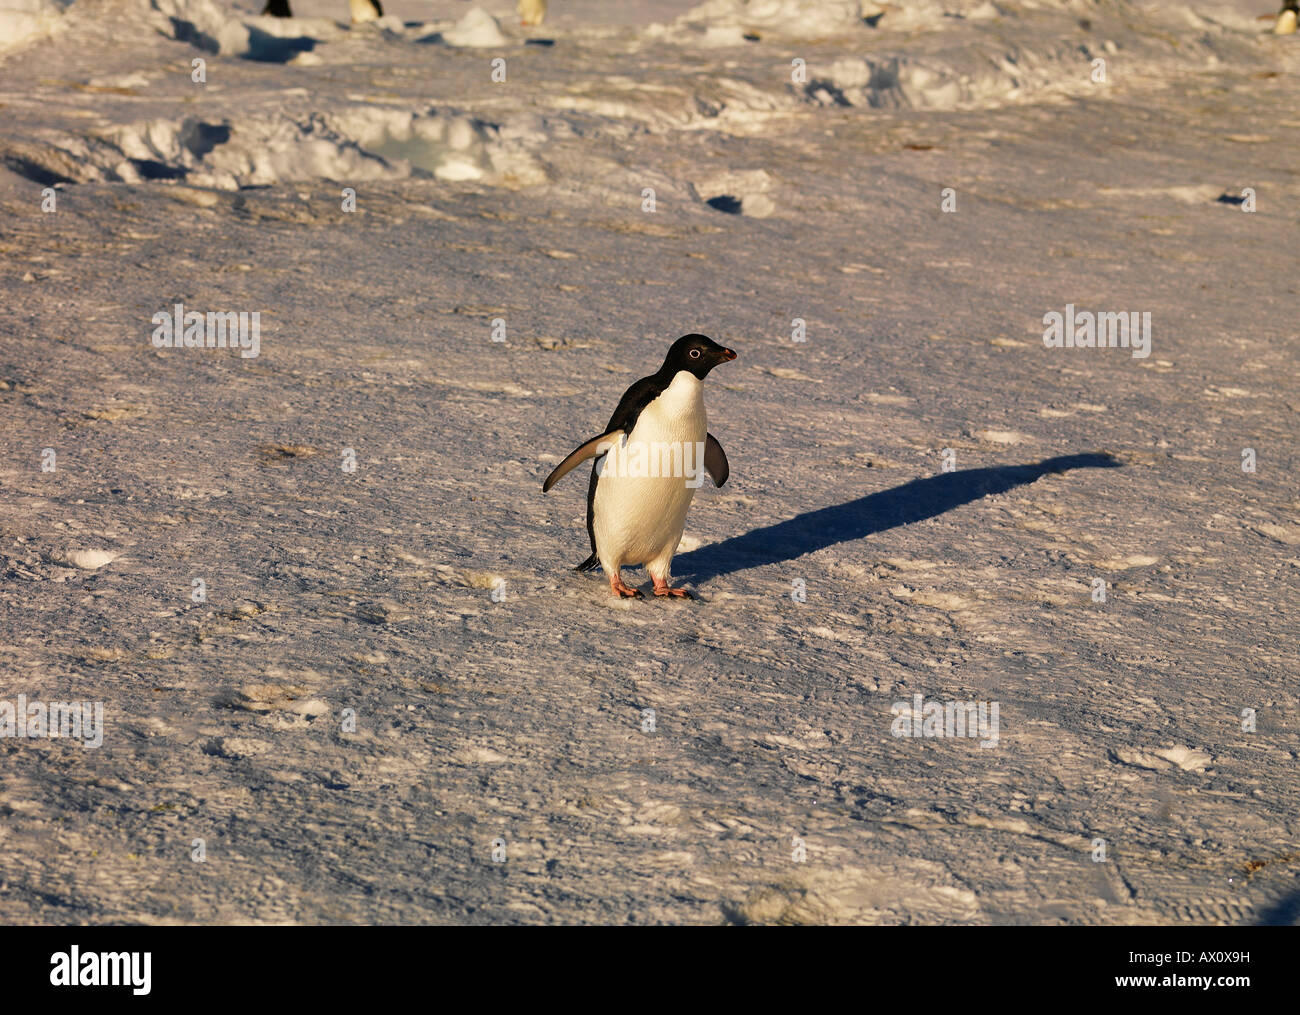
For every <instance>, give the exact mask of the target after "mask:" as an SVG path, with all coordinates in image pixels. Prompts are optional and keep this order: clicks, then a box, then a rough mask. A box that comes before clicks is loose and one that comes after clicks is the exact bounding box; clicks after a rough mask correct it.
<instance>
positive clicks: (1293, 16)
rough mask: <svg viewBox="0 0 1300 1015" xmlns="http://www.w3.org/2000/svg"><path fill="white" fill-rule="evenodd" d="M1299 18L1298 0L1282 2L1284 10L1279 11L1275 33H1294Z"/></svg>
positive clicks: (1299, 6) (1274, 27)
mask: <svg viewBox="0 0 1300 1015" xmlns="http://www.w3.org/2000/svg"><path fill="white" fill-rule="evenodd" d="M1298 19H1300V3H1297V0H1286V2H1285V3H1283V4H1282V10H1281V11H1279V12H1278V15H1277V24H1275V25H1274V26H1273V34H1274V35H1294V34H1295V30H1296V22H1297V20H1298Z"/></svg>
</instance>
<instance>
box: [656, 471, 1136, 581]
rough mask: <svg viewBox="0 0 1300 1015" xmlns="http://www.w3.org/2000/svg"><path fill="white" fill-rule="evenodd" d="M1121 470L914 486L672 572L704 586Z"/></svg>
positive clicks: (964, 477) (753, 535)
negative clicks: (1013, 494) (1043, 481)
mask: <svg viewBox="0 0 1300 1015" xmlns="http://www.w3.org/2000/svg"><path fill="white" fill-rule="evenodd" d="M1120 465H1121V463H1120V462H1119V461H1117V460H1116V459H1115V458H1114V457H1112V456H1111V455H1109V454H1106V453H1098V452H1094V453H1088V454H1078V455H1063V456H1061V457H1058V458H1048V459H1045V460H1044V461H1041V462H1034V463H1030V464H1026V465H1002V466H996V467H993V468H987V469H964V470H962V471H960V472H944V473H940V474H939V475H937V476H926V477H925V478H924V479H914V480H912V481H911V482H910V483H904V484H903V485H902V486H896V487H894V488H893V489H892V490H881V491H880V492H878V493H871V494H867V495H866V496H865V497H859V498H858V499H857V500H851V501H846V502H845V503H843V504H836V505H833V506H831V507H824V508H818V509H817V510H816V511H808V512H805V513H804V514H801V515H796V516H795V517H794V518H790V519H787V520H786V521H783V522H777V523H776V524H775V525H766V526H764V527H763V528H761V529H751V530H750V531H749V532H746V533H744V534H743V535H739V536H732V537H731V538H730V539H724V540H722V542H720V543H710V544H709V545H708V546H701V547H700V548H699V549H696V550H691V551H690V552H688V553H683V554H680V555H679V556H677V557H675V558H674V559H673V571H674V572H675V573H676V574H677V575H679V576H681V577H686V576H690V577H691V578H692V579H693V580H694V581H696V582H701V581H706V580H708V579H709V578H717V577H719V576H721V575H727V574H734V573H735V572H737V571H744V570H747V569H748V568H752V567H762V566H763V565H764V564H782V563H785V562H786V561H790V560H794V559H795V558H797V557H802V556H803V555H804V554H807V553H813V552H815V551H817V550H824V549H826V548H827V547H830V546H837V545H838V544H840V543H847V542H850V541H852V540H854V539H862V538H863V537H864V536H870V535H872V534H873V533H876V532H884V531H885V530H886V529H892V528H895V527H897V526H899V525H909V524H911V523H912V522H920V521H924V520H925V519H927V518H934V517H936V516H938V515H941V514H943V513H945V512H947V511H951V510H952V509H953V508H955V507H960V506H961V505H963V504H969V503H970V502H971V501H976V500H979V499H980V498H981V497H987V496H989V495H991V494H998V493H1005V492H1006V491H1007V490H1012V489H1015V488H1016V487H1018V486H1025V485H1027V484H1029V483H1032V482H1034V481H1035V480H1036V479H1039V478H1040V477H1042V476H1045V475H1047V474H1048V473H1060V472H1068V471H1070V470H1071V469H1113V468H1118V467H1120Z"/></svg>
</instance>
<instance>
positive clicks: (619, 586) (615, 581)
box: [609, 577, 645, 599]
mask: <svg viewBox="0 0 1300 1015" xmlns="http://www.w3.org/2000/svg"><path fill="white" fill-rule="evenodd" d="M609 587H610V589H612V590H613V592H614V595H616V596H618V597H619V598H620V599H644V598H645V597H644V596H642V594H641V590H640V589H634V588H629V587H628V586H627V585H624V584H623V579H622V578H617V577H615V578H611V579H610V580H609Z"/></svg>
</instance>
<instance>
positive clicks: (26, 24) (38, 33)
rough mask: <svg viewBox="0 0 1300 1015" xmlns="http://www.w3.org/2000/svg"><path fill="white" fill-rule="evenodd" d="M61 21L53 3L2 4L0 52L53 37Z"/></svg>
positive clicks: (10, 0)
mask: <svg viewBox="0 0 1300 1015" xmlns="http://www.w3.org/2000/svg"><path fill="white" fill-rule="evenodd" d="M62 21H63V5H62V4H60V3H55V2H54V0H0V52H2V51H4V50H6V49H12V48H13V47H15V46H19V45H22V44H23V43H24V42H32V41H35V40H37V39H43V38H45V37H47V36H49V35H53V34H54V33H55V32H57V31H58V30H59V29H60V28H61V27H62Z"/></svg>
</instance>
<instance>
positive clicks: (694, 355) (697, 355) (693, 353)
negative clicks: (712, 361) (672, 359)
mask: <svg viewBox="0 0 1300 1015" xmlns="http://www.w3.org/2000/svg"><path fill="white" fill-rule="evenodd" d="M699 358H700V350H699V349H692V350H691V359H699Z"/></svg>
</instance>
